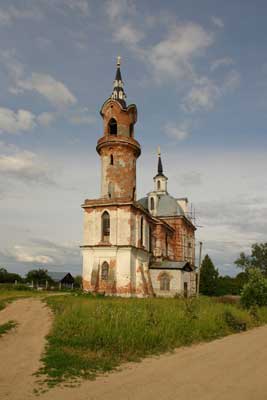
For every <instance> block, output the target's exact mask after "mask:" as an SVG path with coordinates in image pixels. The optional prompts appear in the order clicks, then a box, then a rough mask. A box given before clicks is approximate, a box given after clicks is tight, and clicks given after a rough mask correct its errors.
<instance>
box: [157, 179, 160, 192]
mask: <svg viewBox="0 0 267 400" xmlns="http://www.w3.org/2000/svg"><path fill="white" fill-rule="evenodd" d="M157 185H158V186H157V187H158V190H160V181H158V182H157Z"/></svg>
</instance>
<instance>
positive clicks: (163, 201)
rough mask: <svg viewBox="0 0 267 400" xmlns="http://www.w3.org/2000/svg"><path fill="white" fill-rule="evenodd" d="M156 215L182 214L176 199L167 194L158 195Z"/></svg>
mask: <svg viewBox="0 0 267 400" xmlns="http://www.w3.org/2000/svg"><path fill="white" fill-rule="evenodd" d="M158 199H159V201H158V206H157V215H158V216H159V217H167V216H171V215H184V211H183V209H182V207H181V206H180V205H179V204H178V203H177V200H176V199H175V198H174V197H172V196H170V195H169V194H164V195H162V196H158Z"/></svg>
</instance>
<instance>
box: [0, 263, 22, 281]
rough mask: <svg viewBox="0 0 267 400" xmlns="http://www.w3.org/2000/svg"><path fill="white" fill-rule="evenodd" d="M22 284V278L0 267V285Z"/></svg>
mask: <svg viewBox="0 0 267 400" xmlns="http://www.w3.org/2000/svg"><path fill="white" fill-rule="evenodd" d="M15 281H17V282H22V277H21V276H20V275H19V274H15V273H11V272H8V271H7V270H6V269H5V268H2V267H0V283H15Z"/></svg>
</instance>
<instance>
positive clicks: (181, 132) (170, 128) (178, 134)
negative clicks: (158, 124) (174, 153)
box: [163, 123, 190, 141]
mask: <svg viewBox="0 0 267 400" xmlns="http://www.w3.org/2000/svg"><path fill="white" fill-rule="evenodd" d="M163 130H164V133H165V134H166V135H167V136H169V137H170V138H172V139H175V140H178V141H181V140H185V139H187V138H188V137H189V136H190V133H189V132H188V130H187V127H186V125H175V124H173V123H167V124H166V125H165V126H164V127H163Z"/></svg>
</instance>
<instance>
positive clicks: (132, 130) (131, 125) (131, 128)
mask: <svg viewBox="0 0 267 400" xmlns="http://www.w3.org/2000/svg"><path fill="white" fill-rule="evenodd" d="M133 132H134V124H130V127H129V134H130V137H133Z"/></svg>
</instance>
